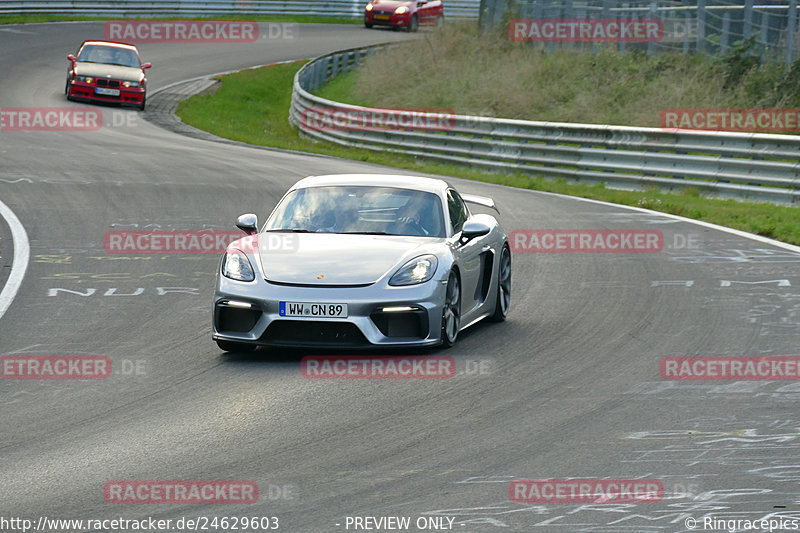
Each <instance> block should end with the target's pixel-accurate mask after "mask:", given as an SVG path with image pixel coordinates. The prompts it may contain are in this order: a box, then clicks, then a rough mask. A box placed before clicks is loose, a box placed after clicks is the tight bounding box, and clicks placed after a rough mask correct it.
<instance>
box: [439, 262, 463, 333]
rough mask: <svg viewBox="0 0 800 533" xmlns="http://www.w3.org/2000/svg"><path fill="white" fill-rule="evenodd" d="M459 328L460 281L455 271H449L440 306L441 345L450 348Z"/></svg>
mask: <svg viewBox="0 0 800 533" xmlns="http://www.w3.org/2000/svg"><path fill="white" fill-rule="evenodd" d="M459 329H461V282H460V281H459V280H458V274H456V273H455V271H451V272H450V277H449V278H448V279H447V288H446V289H445V297H444V306H443V307H442V346H444V347H445V348H451V347H452V346H453V345H454V344H455V343H456V339H458V330H459Z"/></svg>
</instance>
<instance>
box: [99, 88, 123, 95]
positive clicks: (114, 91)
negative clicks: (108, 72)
mask: <svg viewBox="0 0 800 533" xmlns="http://www.w3.org/2000/svg"><path fill="white" fill-rule="evenodd" d="M94 92H95V94H105V95H108V96H119V89H104V88H102V87H98V88H97V89H95V90H94Z"/></svg>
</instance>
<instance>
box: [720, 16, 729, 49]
mask: <svg viewBox="0 0 800 533" xmlns="http://www.w3.org/2000/svg"><path fill="white" fill-rule="evenodd" d="M721 37H722V38H721V39H720V42H719V52H720V54H721V55H725V54H727V53H728V48H729V47H730V37H731V14H730V13H728V12H727V11H726V12H725V13H724V14H723V15H722V36H721Z"/></svg>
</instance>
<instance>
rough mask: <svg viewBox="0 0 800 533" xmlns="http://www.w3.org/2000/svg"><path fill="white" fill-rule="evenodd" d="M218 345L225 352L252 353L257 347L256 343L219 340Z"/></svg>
mask: <svg viewBox="0 0 800 533" xmlns="http://www.w3.org/2000/svg"><path fill="white" fill-rule="evenodd" d="M217 346H219V349H220V350H222V351H224V352H239V353H250V352H252V351H253V350H255V349H256V345H255V344H247V343H245V342H234V341H217Z"/></svg>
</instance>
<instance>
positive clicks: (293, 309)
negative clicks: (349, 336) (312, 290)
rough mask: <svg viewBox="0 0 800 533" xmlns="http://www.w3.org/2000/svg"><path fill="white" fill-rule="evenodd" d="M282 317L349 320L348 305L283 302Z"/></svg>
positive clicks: (281, 305)
mask: <svg viewBox="0 0 800 533" xmlns="http://www.w3.org/2000/svg"><path fill="white" fill-rule="evenodd" d="M280 315H281V316H302V317H313V318H347V304H318V303H311V302H281V303H280Z"/></svg>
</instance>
